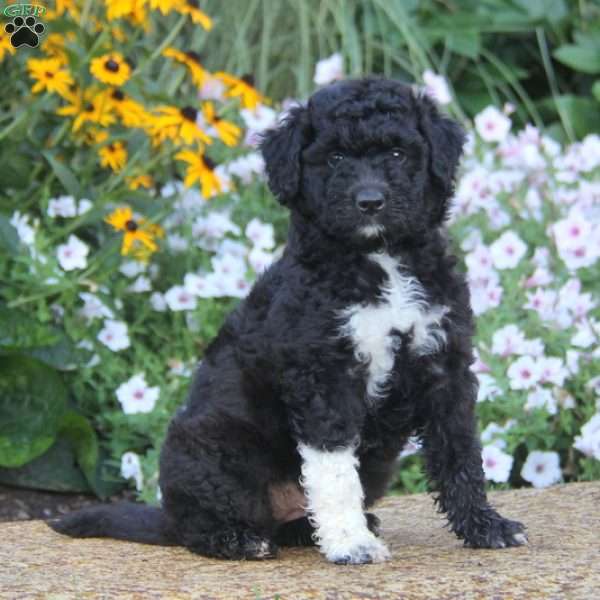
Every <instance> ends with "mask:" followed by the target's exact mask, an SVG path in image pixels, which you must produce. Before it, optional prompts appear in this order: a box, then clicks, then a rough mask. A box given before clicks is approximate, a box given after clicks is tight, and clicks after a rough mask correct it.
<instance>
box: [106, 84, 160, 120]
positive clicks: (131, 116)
mask: <svg viewBox="0 0 600 600" xmlns="http://www.w3.org/2000/svg"><path fill="white" fill-rule="evenodd" d="M108 103H109V106H110V107H111V108H112V109H114V111H115V112H116V113H117V114H118V115H119V118H120V119H121V122H122V123H123V125H125V127H144V126H146V125H148V124H149V123H150V121H151V115H150V114H149V113H148V112H147V111H146V109H145V108H144V107H143V106H142V105H141V104H140V103H139V102H136V101H135V100H132V99H131V98H129V97H128V96H126V95H125V93H124V92H122V91H121V90H118V89H113V90H111V91H110V93H109V95H108Z"/></svg>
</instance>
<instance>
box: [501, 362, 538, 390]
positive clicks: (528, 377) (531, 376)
mask: <svg viewBox="0 0 600 600" xmlns="http://www.w3.org/2000/svg"><path fill="white" fill-rule="evenodd" d="M506 374H507V375H508V377H509V385H510V388H511V389H512V390H526V389H529V388H533V387H535V386H536V385H537V383H538V381H539V380H540V376H541V369H540V367H539V365H538V363H537V361H536V360H534V359H533V357H531V356H521V357H519V358H518V359H517V360H515V361H514V362H513V363H512V364H511V365H510V367H508V370H507V371H506Z"/></svg>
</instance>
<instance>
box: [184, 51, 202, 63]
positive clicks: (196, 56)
mask: <svg viewBox="0 0 600 600" xmlns="http://www.w3.org/2000/svg"><path fill="white" fill-rule="evenodd" d="M185 55H186V56H187V57H188V58H189V59H190V60H193V61H194V62H196V63H198V64H200V55H199V54H198V53H197V52H194V51H193V50H190V51H189V52H186V53H185Z"/></svg>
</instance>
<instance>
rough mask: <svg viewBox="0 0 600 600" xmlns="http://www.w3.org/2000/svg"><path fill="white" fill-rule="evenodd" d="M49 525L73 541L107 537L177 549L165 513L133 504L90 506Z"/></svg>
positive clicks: (176, 543)
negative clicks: (74, 538)
mask: <svg viewBox="0 0 600 600" xmlns="http://www.w3.org/2000/svg"><path fill="white" fill-rule="evenodd" d="M48 525H49V526H50V527H52V529H54V531H57V532H58V533H63V534H65V535H70V536H71V537H78V538H85V537H108V538H114V539H117V540H127V541H130V542H139V543H141V544H156V545H159V546H175V545H178V542H177V539H176V536H175V535H174V533H173V532H172V531H171V530H170V528H169V524H168V521H167V518H166V515H165V513H164V511H162V510H161V509H160V508H155V507H152V506H146V505H144V504H134V503H133V502H122V503H119V504H110V505H104V506H90V507H88V508H83V509H81V510H78V511H75V512H73V513H70V514H68V515H64V516H62V517H59V518H58V519H53V520H51V521H48Z"/></svg>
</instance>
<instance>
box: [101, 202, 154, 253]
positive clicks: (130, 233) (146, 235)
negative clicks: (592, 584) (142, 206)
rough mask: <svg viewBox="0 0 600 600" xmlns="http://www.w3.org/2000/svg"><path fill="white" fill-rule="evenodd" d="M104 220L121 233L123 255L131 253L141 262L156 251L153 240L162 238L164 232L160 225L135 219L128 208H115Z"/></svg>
mask: <svg viewBox="0 0 600 600" xmlns="http://www.w3.org/2000/svg"><path fill="white" fill-rule="evenodd" d="M104 220H105V221H106V222H107V223H108V224H109V225H112V227H113V228H114V229H116V230H117V231H122V232H123V243H122V244H121V254H123V255H126V254H129V253H130V252H133V254H135V255H136V256H137V257H138V258H141V259H142V260H143V259H144V258H147V257H148V256H149V254H151V253H152V252H156V251H157V250H158V245H157V243H156V242H155V241H154V240H155V238H157V237H158V238H162V237H164V230H163V229H162V227H160V225H156V224H155V223H150V222H148V221H146V219H136V218H135V217H134V215H133V211H132V210H131V208H130V207H129V206H124V207H120V208H117V209H116V210H115V211H113V212H112V213H111V214H110V215H108V216H107V217H106V218H105V219H104Z"/></svg>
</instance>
